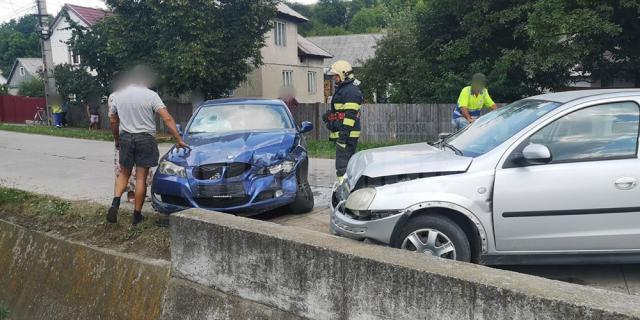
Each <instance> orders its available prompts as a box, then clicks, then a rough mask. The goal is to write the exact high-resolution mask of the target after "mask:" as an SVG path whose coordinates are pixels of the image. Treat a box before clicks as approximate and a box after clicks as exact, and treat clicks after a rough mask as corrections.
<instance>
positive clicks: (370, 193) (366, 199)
mask: <svg viewBox="0 0 640 320" xmlns="http://www.w3.org/2000/svg"><path fill="white" fill-rule="evenodd" d="M375 197H376V189H374V188H364V189H359V190H356V191H354V192H352V193H351V194H350V195H349V198H347V203H346V204H345V207H346V208H347V209H349V210H351V211H364V210H369V206H370V205H371V202H373V198H375Z"/></svg>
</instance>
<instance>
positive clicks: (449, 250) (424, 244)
mask: <svg viewBox="0 0 640 320" xmlns="http://www.w3.org/2000/svg"><path fill="white" fill-rule="evenodd" d="M394 247H396V248H400V249H404V250H409V251H416V252H420V253H424V254H426V255H429V256H435V257H439V258H444V259H451V260H458V261H465V262H469V261H471V246H470V244H469V239H468V238H467V235H466V234H465V233H464V231H463V230H462V228H460V226H458V225H457V224H456V223H455V222H453V221H452V220H451V219H449V218H447V217H445V216H441V215H423V216H418V217H415V218H413V219H411V220H409V222H408V223H407V224H406V225H405V226H404V227H403V228H402V232H401V233H400V235H399V237H397V238H396V239H395V241H394Z"/></svg>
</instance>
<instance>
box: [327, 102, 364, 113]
mask: <svg viewBox="0 0 640 320" xmlns="http://www.w3.org/2000/svg"><path fill="white" fill-rule="evenodd" d="M333 107H334V108H336V110H339V111H344V110H355V111H360V104H359V103H355V102H347V103H334V104H333Z"/></svg>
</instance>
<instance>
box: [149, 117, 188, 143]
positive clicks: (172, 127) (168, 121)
mask: <svg viewBox="0 0 640 320" xmlns="http://www.w3.org/2000/svg"><path fill="white" fill-rule="evenodd" d="M156 113H158V115H159V116H160V119H162V121H164V124H165V125H166V126H167V128H168V129H169V133H170V134H171V136H173V138H174V139H175V140H176V147H177V148H189V145H187V144H186V143H185V142H184V140H182V136H180V133H179V132H178V127H176V121H175V120H174V119H173V117H172V116H171V114H169V111H167V108H160V109H158V111H156Z"/></svg>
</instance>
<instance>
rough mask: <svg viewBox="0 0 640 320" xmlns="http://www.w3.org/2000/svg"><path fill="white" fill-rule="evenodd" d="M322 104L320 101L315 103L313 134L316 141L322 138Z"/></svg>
mask: <svg viewBox="0 0 640 320" xmlns="http://www.w3.org/2000/svg"><path fill="white" fill-rule="evenodd" d="M320 105H321V104H320V103H316V104H314V105H313V123H314V128H313V136H314V139H315V140H316V141H317V140H320Z"/></svg>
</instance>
